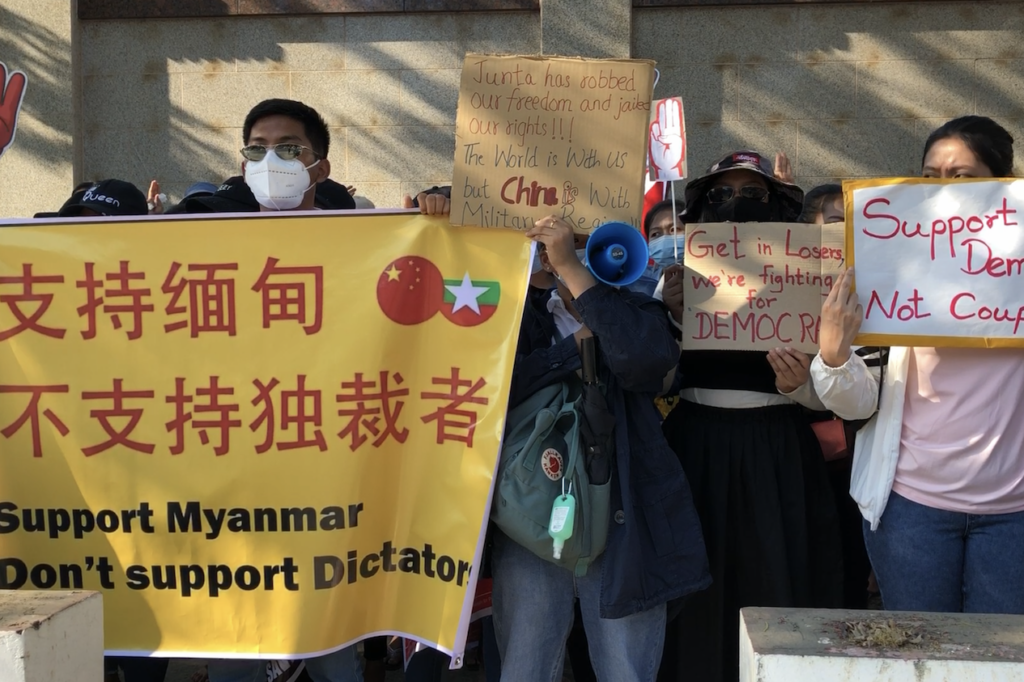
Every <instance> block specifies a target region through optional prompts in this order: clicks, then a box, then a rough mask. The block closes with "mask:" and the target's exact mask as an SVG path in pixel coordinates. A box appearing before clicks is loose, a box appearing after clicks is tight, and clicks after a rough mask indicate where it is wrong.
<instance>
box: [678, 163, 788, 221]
mask: <svg viewBox="0 0 1024 682" xmlns="http://www.w3.org/2000/svg"><path fill="white" fill-rule="evenodd" d="M732 170H748V171H753V172H754V173H757V174H758V175H761V176H763V177H764V179H765V181H767V183H768V187H769V188H770V189H771V190H772V192H774V193H775V194H776V195H777V196H778V197H779V203H780V204H781V206H782V213H783V216H784V218H783V219H784V220H790V219H791V220H796V219H797V216H799V215H800V213H801V211H803V207H804V191H803V190H802V189H800V188H799V187H797V186H796V185H791V184H790V183H788V182H782V181H781V180H779V179H778V178H776V177H775V166H774V164H772V162H771V161H769V160H768V159H766V158H765V157H763V156H761V155H760V154H758V153H757V152H754V151H749V150H745V151H738V152H733V153H731V154H729V155H727V156H726V157H725V158H723V159H722V160H720V161H719V162H718V163H716V164H714V165H713V166H711V168H709V169H708V170H707V172H706V173H704V175H702V176H700V177H699V178H695V179H693V180H691V181H690V182H688V183H687V184H686V192H685V195H684V196H685V203H686V206H687V207H688V208H689V207H692V206H703V205H704V203H705V202H704V195H705V194H707V192H708V189H710V187H711V183H712V182H713V180H714V178H715V176H717V175H721V174H722V173H728V172H729V171H732Z"/></svg>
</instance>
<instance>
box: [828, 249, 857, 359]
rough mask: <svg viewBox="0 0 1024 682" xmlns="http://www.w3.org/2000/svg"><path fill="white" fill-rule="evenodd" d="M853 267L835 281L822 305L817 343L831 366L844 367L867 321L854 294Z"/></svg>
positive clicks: (855, 293)
mask: <svg viewBox="0 0 1024 682" xmlns="http://www.w3.org/2000/svg"><path fill="white" fill-rule="evenodd" d="M853 276H854V272H853V268H850V269H849V270H847V271H846V272H844V273H843V274H842V275H840V276H839V279H838V280H836V283H835V284H834V285H833V286H832V291H830V292H829V294H828V298H826V299H825V303H824V304H823V305H822V306H821V331H820V332H819V335H818V341H819V343H820V346H821V359H822V361H824V363H825V364H826V365H828V366H829V367H842V366H843V365H845V364H846V361H847V360H849V359H850V354H851V353H853V340H854V339H855V338H856V337H857V332H859V331H860V325H861V323H862V322H863V321H864V307H863V306H862V305H861V304H860V301H859V300H858V298H857V292H855V291H853Z"/></svg>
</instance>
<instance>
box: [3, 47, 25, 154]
mask: <svg viewBox="0 0 1024 682" xmlns="http://www.w3.org/2000/svg"><path fill="white" fill-rule="evenodd" d="M27 82H28V79H27V78H26V77H25V74H23V73H22V72H21V71H12V72H11V74H10V76H8V75H7V66H5V65H4V63H3V62H0V156H3V153H4V151H5V150H6V149H7V147H9V146H10V144H11V142H13V141H14V131H15V128H17V126H18V112H19V111H20V110H21V102H22V99H23V98H24V97H25V85H26V83H27Z"/></svg>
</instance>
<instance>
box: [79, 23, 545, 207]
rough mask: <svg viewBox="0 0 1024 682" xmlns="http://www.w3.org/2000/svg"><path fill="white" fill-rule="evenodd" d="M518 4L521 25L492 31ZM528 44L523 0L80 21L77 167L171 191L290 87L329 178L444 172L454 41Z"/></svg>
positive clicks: (390, 180) (384, 179)
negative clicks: (314, 114)
mask: <svg viewBox="0 0 1024 682" xmlns="http://www.w3.org/2000/svg"><path fill="white" fill-rule="evenodd" d="M313 8H314V4H313V3H310V5H309V9H310V11H312V9H313ZM509 17H512V19H508V18H509ZM517 17H518V18H517ZM527 17H528V18H529V21H530V22H532V23H533V24H536V25H537V28H536V29H535V30H532V31H530V30H527V31H518V32H517V33H516V34H513V32H512V31H511V30H508V31H506V32H505V33H507V34H509V35H505V34H504V33H502V31H503V30H504V29H503V27H509V26H517V27H523V26H525V25H526V24H525V21H526V18H527ZM506 38H507V40H506ZM534 43H539V21H537V14H536V13H534V12H526V13H517V12H498V13H492V14H488V13H465V14H456V15H451V14H444V15H439V14H435V13H424V14H401V15H396V14H389V15H362V16H357V17H343V16H337V15H334V16H328V15H318V16H289V17H279V16H267V17H230V18H205V19H194V20H190V19H181V20H148V21H145V20H143V21H117V22H116V23H115V22H105V21H90V22H85V23H84V24H83V73H84V76H83V101H84V109H85V111H86V116H85V141H84V147H85V150H86V160H85V166H86V172H87V174H88V175H89V176H91V177H94V176H100V175H108V176H109V175H120V176H121V177H125V178H126V179H129V180H131V181H133V182H135V183H137V184H144V183H146V182H148V181H149V179H150V178H152V177H158V178H159V179H161V183H162V184H164V183H166V184H167V185H168V186H169V187H170V188H171V189H172V197H173V196H174V194H173V190H180V189H184V187H185V186H187V185H188V184H190V183H191V182H194V181H197V180H211V181H214V182H216V181H219V180H221V179H223V178H224V177H226V176H228V175H232V174H237V173H238V172H239V164H240V162H241V157H240V155H239V153H238V149H239V148H240V147H241V145H242V141H241V126H242V122H243V120H244V117H245V114H246V113H247V112H248V110H249V108H251V106H253V105H254V104H256V103H257V102H259V101H260V100H262V99H265V98H267V97H292V98H294V99H299V100H303V101H305V102H307V103H308V104H310V105H311V106H313V107H314V108H316V109H317V110H319V111H320V112H321V113H322V114H323V115H324V116H325V118H326V119H327V122H328V125H329V126H330V128H331V132H332V138H334V140H333V142H332V148H331V154H330V157H331V161H332V176H333V177H334V178H335V179H336V180H339V181H342V182H353V183H355V184H356V185H358V186H360V187H364V188H367V187H369V186H372V185H375V184H388V185H390V189H389V190H388V191H390V192H395V193H397V192H398V186H399V185H402V191H410V188H413V189H414V190H419V189H422V188H423V187H429V186H430V185H431V184H437V183H447V182H450V178H451V172H452V161H453V158H454V151H455V150H454V146H455V141H454V123H455V112H456V106H457V94H458V70H459V69H460V68H461V65H462V58H463V55H464V53H465V52H466V51H497V50H499V49H500V46H507V49H510V50H518V51H534V50H536V46H535V45H534ZM111 45H116V46H117V54H116V55H114V54H111V52H112V50H111ZM115 57H116V59H115ZM112 61H116V63H114V64H111V63H110V62H112ZM207 87H208V88H209V90H208V91H206V90H205V88H207ZM428 183H429V184H428ZM376 198H377V197H376V196H375V197H374V199H375V200H376ZM378 205H380V204H378ZM384 205H387V204H384ZM396 205H397V204H396Z"/></svg>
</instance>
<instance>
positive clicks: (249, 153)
mask: <svg viewBox="0 0 1024 682" xmlns="http://www.w3.org/2000/svg"><path fill="white" fill-rule="evenodd" d="M270 149H273V150H274V153H275V154H277V157H278V158H279V159H281V160H282V161H293V160H295V159H297V158H299V155H301V154H302V151H303V150H304V149H309V147H304V146H303V145H301V144H270V145H266V144H251V145H249V146H248V147H242V150H241V151H242V156H244V157H245V158H247V159H249V160H250V161H262V160H263V159H265V158H266V156H267V151H268V150H270ZM309 151H310V152H312V154H313V156H318V155H317V153H316V152H314V151H313V150H312V149H309Z"/></svg>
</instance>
